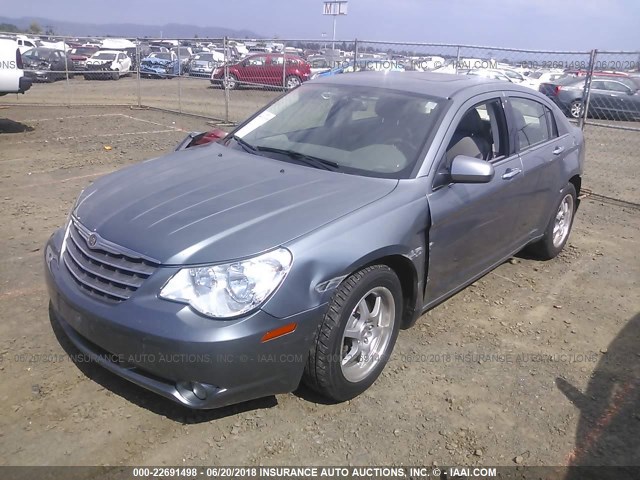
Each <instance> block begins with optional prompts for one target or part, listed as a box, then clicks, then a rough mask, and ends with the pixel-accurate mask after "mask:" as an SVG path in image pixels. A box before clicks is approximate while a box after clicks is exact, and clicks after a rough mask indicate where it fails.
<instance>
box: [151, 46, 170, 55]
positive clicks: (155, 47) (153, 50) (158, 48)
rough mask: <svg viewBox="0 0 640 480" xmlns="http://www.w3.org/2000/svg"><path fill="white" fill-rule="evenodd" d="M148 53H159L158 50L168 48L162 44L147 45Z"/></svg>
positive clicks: (166, 50)
mask: <svg viewBox="0 0 640 480" xmlns="http://www.w3.org/2000/svg"><path fill="white" fill-rule="evenodd" d="M148 48H149V52H150V53H160V52H168V51H169V49H168V48H167V47H163V46H162V45H149V47H148Z"/></svg>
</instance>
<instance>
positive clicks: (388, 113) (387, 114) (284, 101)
mask: <svg viewBox="0 0 640 480" xmlns="http://www.w3.org/2000/svg"><path fill="white" fill-rule="evenodd" d="M442 103H444V101H443V100H440V99H435V98H433V97H427V96H422V95H414V94H409V93H404V92H397V91H392V90H386V89H381V88H370V87H359V86H347V85H323V84H311V85H303V86H301V87H299V88H297V89H296V90H294V91H292V92H291V93H289V94H288V95H285V96H284V97H282V98H281V99H279V100H278V101H276V102H275V103H274V104H272V105H270V106H269V107H267V108H266V109H265V110H263V111H262V112H261V113H260V114H259V115H257V116H255V117H254V118H253V119H252V120H250V121H249V122H247V123H246V124H244V125H243V126H241V127H240V128H239V129H238V130H236V131H235V132H234V133H235V136H237V137H239V138H240V139H241V140H242V141H241V142H235V143H232V141H231V140H228V142H229V144H231V145H232V146H233V145H235V146H236V147H237V148H242V149H244V150H247V148H249V147H251V148H253V149H256V152H255V153H256V154H264V155H268V156H270V157H273V158H277V159H281V160H285V161H294V162H295V161H296V156H297V157H299V156H300V155H304V156H309V157H314V158H315V159H319V160H321V161H324V162H325V163H328V162H330V163H331V164H333V165H334V166H335V168H334V170H338V171H340V172H344V173H353V174H360V175H367V176H376V177H387V178H408V177H409V176H410V174H411V172H412V170H413V168H414V166H415V164H416V162H417V159H418V154H419V153H420V151H421V150H422V148H423V146H424V145H425V142H426V140H427V137H428V136H429V134H430V132H431V131H432V129H433V127H434V125H435V124H436V120H437V117H438V116H439V112H440V110H441V109H442V108H441V104H442ZM278 152H280V153H278ZM287 153H288V154H289V155H287Z"/></svg>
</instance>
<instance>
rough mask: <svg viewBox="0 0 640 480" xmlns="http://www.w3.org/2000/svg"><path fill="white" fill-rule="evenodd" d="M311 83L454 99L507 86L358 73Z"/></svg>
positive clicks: (459, 78) (467, 78) (427, 75)
mask: <svg viewBox="0 0 640 480" xmlns="http://www.w3.org/2000/svg"><path fill="white" fill-rule="evenodd" d="M312 82H313V83H332V84H339V85H357V86H362V87H372V88H388V89H391V90H403V91H407V92H411V93H418V94H424V95H430V96H433V97H441V98H452V97H454V96H455V95H456V94H457V93H459V92H461V91H463V90H468V89H475V90H478V93H482V92H483V91H493V90H505V82H504V81H501V80H491V79H488V78H483V77H479V76H473V75H455V74H449V73H433V72H358V73H350V74H343V75H333V76H330V77H321V78H318V79H316V80H312ZM513 89H518V90H519V88H518V87H517V86H516V85H514V84H510V85H509V90H513ZM524 91H530V90H524Z"/></svg>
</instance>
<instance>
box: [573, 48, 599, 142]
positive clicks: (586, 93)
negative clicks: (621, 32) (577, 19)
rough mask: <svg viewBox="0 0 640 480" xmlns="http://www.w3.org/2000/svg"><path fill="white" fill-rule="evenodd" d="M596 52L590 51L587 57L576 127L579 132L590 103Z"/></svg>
mask: <svg viewBox="0 0 640 480" xmlns="http://www.w3.org/2000/svg"><path fill="white" fill-rule="evenodd" d="M597 55H598V50H597V49H594V50H591V55H589V69H588V70H587V78H585V81H584V90H583V91H582V116H581V117H580V119H579V120H578V126H579V127H580V129H581V130H584V124H585V122H586V121H587V115H588V114H589V103H590V102H591V80H592V79H593V70H594V67H595V64H596V56H597Z"/></svg>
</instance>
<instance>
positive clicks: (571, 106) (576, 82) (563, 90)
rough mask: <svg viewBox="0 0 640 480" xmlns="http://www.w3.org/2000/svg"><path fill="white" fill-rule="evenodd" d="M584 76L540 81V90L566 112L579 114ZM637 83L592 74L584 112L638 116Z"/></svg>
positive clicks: (623, 117) (639, 95)
mask: <svg viewBox="0 0 640 480" xmlns="http://www.w3.org/2000/svg"><path fill="white" fill-rule="evenodd" d="M584 86H585V78H584V77H562V78H560V79H558V80H556V81H555V82H548V83H542V84H541V85H540V92H542V93H543V94H545V95H547V96H548V97H549V98H551V99H552V100H553V101H554V102H555V103H556V104H557V105H558V106H559V107H560V108H561V109H562V110H563V111H564V112H565V113H566V114H567V115H569V116H571V117H573V118H580V117H582V115H583V113H584V102H583V94H584ZM639 87H640V85H638V84H636V83H635V82H634V79H633V78H629V77H626V76H610V77H608V76H604V75H598V76H594V77H593V78H592V80H591V98H590V100H589V111H588V115H589V116H591V117H595V118H602V119H611V120H625V121H630V120H636V119H640V92H639Z"/></svg>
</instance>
